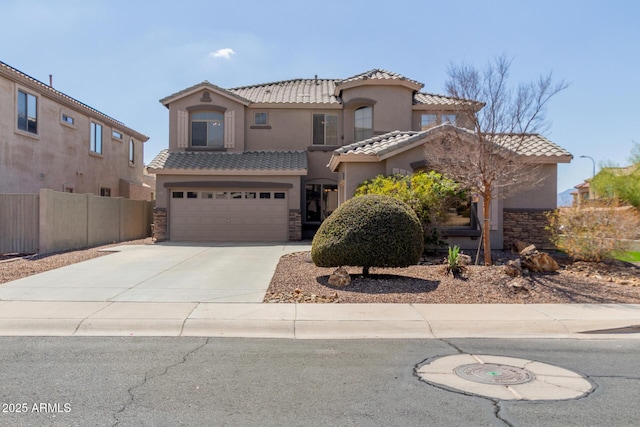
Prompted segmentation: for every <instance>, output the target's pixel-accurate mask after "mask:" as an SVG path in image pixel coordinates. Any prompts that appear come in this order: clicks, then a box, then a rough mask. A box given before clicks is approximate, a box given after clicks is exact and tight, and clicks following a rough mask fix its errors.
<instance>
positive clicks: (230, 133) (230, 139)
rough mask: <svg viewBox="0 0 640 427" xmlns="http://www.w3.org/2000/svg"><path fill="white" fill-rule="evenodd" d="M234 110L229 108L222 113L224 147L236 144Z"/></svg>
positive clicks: (231, 146) (232, 146)
mask: <svg viewBox="0 0 640 427" xmlns="http://www.w3.org/2000/svg"><path fill="white" fill-rule="evenodd" d="M235 114H236V112H235V111H233V110H231V111H227V112H226V113H225V114H224V148H234V147H235V146H236V126H235V122H236V120H235Z"/></svg>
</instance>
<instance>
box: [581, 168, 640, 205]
mask: <svg viewBox="0 0 640 427" xmlns="http://www.w3.org/2000/svg"><path fill="white" fill-rule="evenodd" d="M638 171H640V165H638V164H635V165H629V166H623V167H618V166H607V167H603V168H602V169H600V171H599V172H598V173H597V174H596V175H595V176H594V177H593V178H589V179H586V180H584V181H583V182H581V183H580V184H578V185H576V186H575V187H573V188H575V190H574V191H573V192H571V195H572V196H573V204H574V206H582V205H586V204H588V203H589V202H595V201H597V200H601V199H602V198H603V196H602V194H598V192H597V191H595V189H594V188H592V187H591V181H592V180H594V179H598V177H600V178H602V175H606V176H618V177H620V176H625V177H626V176H630V175H633V174H637V173H638Z"/></svg>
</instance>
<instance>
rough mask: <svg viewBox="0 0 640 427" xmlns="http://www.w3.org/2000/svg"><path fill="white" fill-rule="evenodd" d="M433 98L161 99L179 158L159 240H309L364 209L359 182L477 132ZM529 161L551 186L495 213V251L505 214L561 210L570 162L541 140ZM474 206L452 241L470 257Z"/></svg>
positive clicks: (356, 88)
mask: <svg viewBox="0 0 640 427" xmlns="http://www.w3.org/2000/svg"><path fill="white" fill-rule="evenodd" d="M422 88H423V84H422V83H419V82H417V81H414V80H411V79H408V78H406V77H403V76H401V75H399V74H396V73H392V72H388V71H384V70H371V71H368V72H365V73H362V74H359V75H356V76H353V77H350V78H347V79H319V78H318V77H315V78H312V79H295V80H287V81H281V82H275V83H266V84H259V85H254V86H244V87H238V88H233V89H223V88H221V87H218V86H216V85H214V84H211V83H209V82H207V81H205V82H202V83H199V84H197V85H195V86H192V87H189V88H187V89H184V90H182V91H180V92H177V93H175V94H173V95H170V96H168V97H166V98H164V99H161V100H160V102H161V103H162V104H163V105H165V106H166V107H167V108H168V109H169V148H168V149H167V150H163V151H162V152H160V153H159V154H158V156H156V158H155V159H154V160H153V161H152V162H151V164H150V165H149V170H150V172H152V173H155V174H156V177H157V205H156V212H155V218H154V222H155V231H154V233H155V235H156V236H155V237H156V238H157V239H159V240H164V239H169V240H184V241H188V240H193V241H285V240H299V239H300V238H301V237H302V236H303V230H304V231H306V230H313V229H314V228H317V227H318V225H319V224H320V223H321V222H322V220H323V219H324V218H326V217H327V216H328V215H330V214H331V212H332V211H333V210H334V209H335V208H336V207H337V206H338V205H339V204H340V203H342V202H344V201H345V200H347V199H349V198H351V197H353V195H354V192H355V190H356V188H357V186H358V184H359V183H360V182H362V181H363V180H365V179H369V178H372V177H374V176H376V175H379V174H393V173H402V174H408V173H412V172H414V171H417V170H421V169H424V167H425V153H424V145H425V142H426V141H428V140H429V138H432V137H433V134H434V133H437V132H440V131H442V129H444V128H446V127H447V126H461V127H465V126H468V125H469V123H468V120H466V116H465V115H464V114H462V113H461V112H462V108H461V105H462V103H463V102H465V101H462V100H458V99H454V98H450V97H446V96H441V95H433V94H428V93H423V92H421V89H422ZM480 107H481V105H479V104H478V108H480ZM527 150H528V151H527V153H523V154H525V155H528V156H530V157H531V158H532V159H535V161H536V162H540V163H544V167H545V174H546V178H545V179H546V181H545V185H544V187H543V188H541V189H540V188H539V189H537V190H535V191H532V192H530V193H527V194H520V195H518V196H517V197H514V198H511V199H507V200H505V201H504V202H502V201H501V202H500V203H494V205H495V206H494V208H495V212H496V214H495V218H494V219H492V240H493V243H494V245H495V247H496V248H499V247H502V245H503V240H504V238H505V236H504V233H503V223H504V221H505V218H504V212H507V211H509V209H511V210H513V211H515V212H516V213H517V214H518V215H520V216H522V215H521V214H522V212H533V213H534V214H536V213H537V212H538V211H542V210H549V209H553V208H555V206H556V175H557V171H556V167H557V163H559V162H568V161H570V159H571V155H570V154H569V153H568V152H566V151H565V150H563V149H561V148H560V147H558V146H556V145H555V144H553V143H552V142H550V141H548V140H546V139H545V138H542V137H540V136H538V135H533V136H531V141H529V142H528V144H527ZM473 203H475V201H473V200H470V201H469V206H467V207H466V209H465V207H464V206H462V207H461V209H459V210H458V211H456V212H455V213H453V214H452V218H451V227H452V230H453V229H455V232H451V233H449V235H450V238H451V239H457V240H456V243H458V244H461V245H462V246H463V247H465V246H466V247H470V246H477V238H478V236H479V233H478V230H477V227H478V221H477V218H475V217H474V215H473V214H472V211H474V210H473V209H471V205H472V204H473ZM474 212H475V211H474ZM480 212H481V211H480ZM525 216H526V215H525ZM529 219H530V218H525V220H529ZM515 228H516V229H517V228H518V227H515ZM474 240H475V242H474Z"/></svg>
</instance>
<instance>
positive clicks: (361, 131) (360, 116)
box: [354, 107, 373, 141]
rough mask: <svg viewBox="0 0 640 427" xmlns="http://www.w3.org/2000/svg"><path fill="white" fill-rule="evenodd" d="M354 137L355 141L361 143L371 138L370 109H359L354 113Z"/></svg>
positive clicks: (371, 111) (371, 119) (371, 122)
mask: <svg viewBox="0 0 640 427" xmlns="http://www.w3.org/2000/svg"><path fill="white" fill-rule="evenodd" d="M354 136H355V140H356V141H362V140H363V139H367V138H371V137H372V136H373V108H372V107H360V108H358V109H357V110H356V111H355V135H354Z"/></svg>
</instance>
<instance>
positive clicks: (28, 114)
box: [18, 90, 38, 133]
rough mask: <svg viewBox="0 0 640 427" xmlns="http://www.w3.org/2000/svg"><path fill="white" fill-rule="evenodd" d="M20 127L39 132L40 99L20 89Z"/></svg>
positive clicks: (31, 131) (27, 130)
mask: <svg viewBox="0 0 640 427" xmlns="http://www.w3.org/2000/svg"><path fill="white" fill-rule="evenodd" d="M18 129H20V130H24V131H26V132H30V133H38V99H37V98H36V97H35V96H33V95H31V94H29V93H26V92H23V91H21V90H19V91H18Z"/></svg>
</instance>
